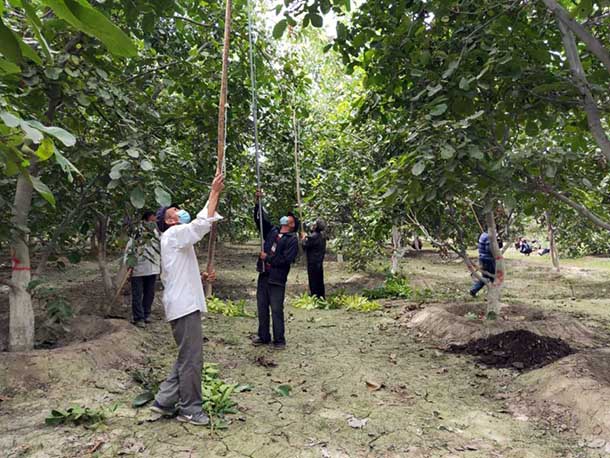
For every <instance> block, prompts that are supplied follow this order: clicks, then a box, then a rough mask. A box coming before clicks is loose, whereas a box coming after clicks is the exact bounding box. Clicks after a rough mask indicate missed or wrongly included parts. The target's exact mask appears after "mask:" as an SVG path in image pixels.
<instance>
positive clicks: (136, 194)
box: [129, 188, 146, 210]
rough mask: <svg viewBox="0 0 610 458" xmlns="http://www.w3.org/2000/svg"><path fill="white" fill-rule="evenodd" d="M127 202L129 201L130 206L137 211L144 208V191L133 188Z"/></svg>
mask: <svg viewBox="0 0 610 458" xmlns="http://www.w3.org/2000/svg"><path fill="white" fill-rule="evenodd" d="M129 200H130V201H131V205H133V206H134V207H135V208H137V209H138V210H139V209H141V208H144V204H145V203H146V195H145V194H144V191H142V189H140V188H135V189H134V190H133V191H131V195H130V196H129Z"/></svg>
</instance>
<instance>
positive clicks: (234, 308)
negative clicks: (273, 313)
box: [207, 297, 254, 318]
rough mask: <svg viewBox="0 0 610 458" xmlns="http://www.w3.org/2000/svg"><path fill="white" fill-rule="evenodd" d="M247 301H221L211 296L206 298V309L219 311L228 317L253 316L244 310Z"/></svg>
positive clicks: (214, 311)
mask: <svg viewBox="0 0 610 458" xmlns="http://www.w3.org/2000/svg"><path fill="white" fill-rule="evenodd" d="M246 305H247V302H246V301H245V300H243V299H242V300H239V301H232V300H226V301H223V300H221V299H218V298H217V297H211V298H209V299H208V300H207V306H208V311H209V312H212V313H220V314H222V315H224V316H230V317H245V318H253V317H254V315H253V314H251V313H248V311H246Z"/></svg>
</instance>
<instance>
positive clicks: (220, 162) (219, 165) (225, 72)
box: [205, 0, 231, 297]
mask: <svg viewBox="0 0 610 458" xmlns="http://www.w3.org/2000/svg"><path fill="white" fill-rule="evenodd" d="M226 2H227V4H226V11H225V35H224V46H223V49H222V76H221V80H220V102H219V103H218V146H217V160H216V174H218V173H220V172H222V171H223V169H224V161H225V141H226V138H225V137H226V105H227V86H228V82H229V44H230V39H231V0H226ZM216 232H217V230H216V223H213V224H212V230H211V231H210V241H209V244H208V265H207V269H206V270H207V272H208V275H209V274H211V273H212V272H213V271H214V255H215V254H216ZM205 293H206V296H207V297H210V296H211V295H212V283H211V282H207V283H206V285H205Z"/></svg>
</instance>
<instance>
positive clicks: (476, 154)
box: [468, 145, 485, 160]
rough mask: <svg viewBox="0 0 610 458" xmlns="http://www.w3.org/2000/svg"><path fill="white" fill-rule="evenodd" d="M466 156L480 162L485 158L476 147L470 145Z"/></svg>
mask: <svg viewBox="0 0 610 458" xmlns="http://www.w3.org/2000/svg"><path fill="white" fill-rule="evenodd" d="M468 154H469V155H470V157H471V158H473V159H478V160H481V159H484V158H485V156H484V155H483V152H482V151H481V149H480V148H479V147H478V146H477V145H470V146H469V147H468Z"/></svg>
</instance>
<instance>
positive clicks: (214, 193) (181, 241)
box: [172, 174, 224, 248]
mask: <svg viewBox="0 0 610 458" xmlns="http://www.w3.org/2000/svg"><path fill="white" fill-rule="evenodd" d="M223 188H224V178H223V176H222V174H218V175H216V177H215V178H214V181H213V182H212V190H211V191H210V197H209V199H208V202H207V203H206V204H205V207H204V208H203V210H201V211H200V212H199V213H198V214H197V217H196V218H195V219H194V220H193V221H191V222H190V223H188V224H180V225H178V226H176V229H175V230H174V232H173V234H172V237H173V238H174V240H175V242H174V243H175V245H176V246H177V247H178V248H184V247H187V246H189V245H194V244H195V243H197V242H199V241H200V240H201V239H202V238H203V236H204V235H205V234H207V233H208V232H210V230H211V229H212V223H215V222H216V221H219V220H221V219H222V216H220V215H219V214H218V213H216V209H217V208H218V199H219V198H220V192H221V191H222V189H223Z"/></svg>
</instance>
